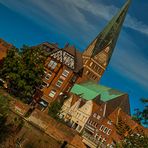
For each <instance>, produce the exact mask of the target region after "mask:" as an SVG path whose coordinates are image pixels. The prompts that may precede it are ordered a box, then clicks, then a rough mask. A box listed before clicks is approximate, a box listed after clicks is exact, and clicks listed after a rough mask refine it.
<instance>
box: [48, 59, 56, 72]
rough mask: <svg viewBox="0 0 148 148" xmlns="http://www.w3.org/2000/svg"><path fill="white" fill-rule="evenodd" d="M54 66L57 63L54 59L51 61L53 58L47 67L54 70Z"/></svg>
mask: <svg viewBox="0 0 148 148" xmlns="http://www.w3.org/2000/svg"><path fill="white" fill-rule="evenodd" d="M56 66H57V63H56V62H55V61H53V60H51V61H50V62H49V63H48V68H51V69H52V70H54V69H55V67H56Z"/></svg>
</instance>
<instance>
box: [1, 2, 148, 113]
mask: <svg viewBox="0 0 148 148" xmlns="http://www.w3.org/2000/svg"><path fill="white" fill-rule="evenodd" d="M125 1H126V0H120V1H119V0H0V18H1V21H0V38H3V39H5V40H6V41H8V42H10V43H13V44H14V45H15V46H17V47H21V46H22V45H23V44H27V45H36V44H39V43H41V42H43V41H49V42H56V43H58V44H59V46H60V47H63V46H64V44H65V43H67V42H69V43H70V44H72V45H75V46H76V48H78V49H79V50H81V51H83V50H84V49H85V48H86V47H87V45H88V44H89V43H90V42H91V40H93V39H94V38H95V37H96V35H97V34H98V33H99V32H100V31H101V30H102V29H103V27H104V26H105V25H106V23H107V22H108V21H109V20H110V19H111V18H112V16H113V15H115V14H116V12H117V11H118V10H119V8H121V7H122V5H123V4H124V3H125ZM147 10H148V1H147V0H140V1H139V0H133V1H132V3H131V6H130V8H129V11H128V15H127V17H126V20H125V22H124V27H123V29H122V31H121V33H120V37H119V40H118V42H117V45H116V48H115V51H114V54H113V56H112V59H111V61H110V65H109V67H108V68H107V70H106V72H105V74H104V76H103V78H102V79H101V82H100V83H101V84H103V85H106V86H110V87H113V88H116V89H119V90H121V91H123V92H127V93H128V94H129V96H130V102H131V111H132V113H133V110H134V108H137V107H140V108H142V107H143V104H142V103H140V102H139V98H141V97H148V66H147V65H148V14H147Z"/></svg>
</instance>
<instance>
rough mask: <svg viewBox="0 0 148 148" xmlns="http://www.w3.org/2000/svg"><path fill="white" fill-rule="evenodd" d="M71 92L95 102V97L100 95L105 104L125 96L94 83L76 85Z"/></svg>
mask: <svg viewBox="0 0 148 148" xmlns="http://www.w3.org/2000/svg"><path fill="white" fill-rule="evenodd" d="M71 92H72V93H74V94H77V95H81V97H82V98H83V99H85V100H93V99H94V98H95V97H97V96H99V95H100V100H102V101H103V102H106V101H109V100H112V99H115V98H117V97H119V96H122V95H124V94H125V93H123V92H120V91H118V90H115V89H112V88H109V87H106V86H102V85H99V84H96V83H94V82H92V81H87V82H85V83H81V84H75V85H74V86H73V87H72V89H71Z"/></svg>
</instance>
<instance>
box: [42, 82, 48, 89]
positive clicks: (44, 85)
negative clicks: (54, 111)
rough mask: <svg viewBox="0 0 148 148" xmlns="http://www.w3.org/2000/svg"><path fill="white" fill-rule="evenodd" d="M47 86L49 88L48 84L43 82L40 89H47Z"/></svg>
mask: <svg viewBox="0 0 148 148" xmlns="http://www.w3.org/2000/svg"><path fill="white" fill-rule="evenodd" d="M48 86H49V84H48V83H46V82H43V83H42V86H41V87H42V88H44V87H48Z"/></svg>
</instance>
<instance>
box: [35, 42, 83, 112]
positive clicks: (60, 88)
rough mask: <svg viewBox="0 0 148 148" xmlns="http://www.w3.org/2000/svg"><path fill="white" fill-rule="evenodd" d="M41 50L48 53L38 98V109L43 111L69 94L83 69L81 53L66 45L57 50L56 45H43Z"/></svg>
mask: <svg viewBox="0 0 148 148" xmlns="http://www.w3.org/2000/svg"><path fill="white" fill-rule="evenodd" d="M42 46H43V47H42V48H43V49H44V50H46V51H47V52H49V55H48V58H47V60H46V62H45V66H44V77H43V84H42V86H41V88H40V91H41V92H42V93H40V94H41V96H40V95H39V96H40V97H38V100H37V102H38V108H40V109H41V110H44V109H45V108H46V107H47V106H48V105H49V104H50V103H51V102H53V101H55V100H56V99H58V97H60V96H61V95H63V94H66V93H68V92H69V90H70V89H71V87H72V86H73V85H74V83H75V82H76V80H77V79H78V77H80V75H81V71H82V68H83V64H82V60H81V59H82V58H81V53H80V52H78V51H77V50H76V49H75V47H73V46H69V45H66V46H65V47H64V48H63V49H59V48H58V47H57V45H51V44H49V43H44V44H43V45H42Z"/></svg>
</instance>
